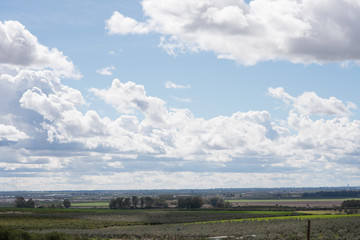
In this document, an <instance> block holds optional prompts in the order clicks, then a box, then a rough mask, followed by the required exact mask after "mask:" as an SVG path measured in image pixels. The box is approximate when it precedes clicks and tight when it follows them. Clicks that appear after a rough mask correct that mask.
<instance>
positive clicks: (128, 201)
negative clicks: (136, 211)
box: [109, 196, 167, 209]
mask: <svg viewBox="0 0 360 240" xmlns="http://www.w3.org/2000/svg"><path fill="white" fill-rule="evenodd" d="M155 207H156V208H161V207H167V203H166V202H165V200H164V199H160V198H152V197H140V198H138V197H137V196H133V197H131V198H129V197H126V198H124V197H117V198H113V199H111V200H110V203H109V208H110V209H127V208H155Z"/></svg>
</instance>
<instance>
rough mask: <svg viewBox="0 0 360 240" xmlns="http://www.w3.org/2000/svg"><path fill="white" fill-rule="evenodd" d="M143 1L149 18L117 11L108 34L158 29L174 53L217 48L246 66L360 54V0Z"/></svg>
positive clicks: (350, 57)
mask: <svg viewBox="0 0 360 240" xmlns="http://www.w3.org/2000/svg"><path fill="white" fill-rule="evenodd" d="M142 6H143V11H144V15H145V16H146V17H147V19H146V21H145V22H137V21H136V20H134V19H132V18H128V17H125V16H123V15H122V14H121V13H119V12H114V13H113V15H112V16H111V18H110V19H109V20H108V21H107V22H106V28H107V29H108V30H109V33H110V34H123V35H124V34H129V33H132V34H145V33H148V32H157V33H159V34H161V35H162V37H161V41H160V47H163V48H164V49H165V50H166V51H167V52H168V53H169V54H171V55H176V54H177V53H178V52H186V50H190V51H198V50H203V51H213V52H215V53H216V55H217V56H218V57H219V58H226V59H232V60H235V61H237V62H239V63H241V64H245V65H253V64H256V63H257V62H260V61H268V60H287V61H290V62H293V63H305V64H308V63H324V62H333V61H337V62H346V61H358V60H359V59H360V43H359V41H358V36H359V34H360V30H359V29H358V27H357V23H358V22H359V20H360V5H359V4H358V2H357V1H349V0H327V1H316V2H314V1H311V0H299V1H296V0H276V1H268V0H252V1H250V2H249V3H245V2H244V1H243V0H239V1H232V0H226V1H215V0H203V1H192V0H183V1H177V0H143V1H142ZM339 9H341V11H339ZM166 39H168V40H166Z"/></svg>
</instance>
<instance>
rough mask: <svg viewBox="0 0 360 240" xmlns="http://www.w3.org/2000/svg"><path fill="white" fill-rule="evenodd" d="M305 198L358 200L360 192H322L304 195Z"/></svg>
mask: <svg viewBox="0 0 360 240" xmlns="http://www.w3.org/2000/svg"><path fill="white" fill-rule="evenodd" d="M302 197H303V198H358V197H360V191H345V190H343V191H320V192H313V193H303V194H302Z"/></svg>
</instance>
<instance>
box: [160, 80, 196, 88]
mask: <svg viewBox="0 0 360 240" xmlns="http://www.w3.org/2000/svg"><path fill="white" fill-rule="evenodd" d="M164 85H165V88H174V89H187V88H190V85H189V84H187V85H181V84H176V83H173V82H170V81H167V82H165V84H164Z"/></svg>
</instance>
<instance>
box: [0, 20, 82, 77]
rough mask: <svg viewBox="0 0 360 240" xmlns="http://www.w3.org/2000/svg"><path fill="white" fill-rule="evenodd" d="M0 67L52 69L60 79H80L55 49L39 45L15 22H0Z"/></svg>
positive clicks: (79, 75) (75, 70)
mask: <svg viewBox="0 0 360 240" xmlns="http://www.w3.org/2000/svg"><path fill="white" fill-rule="evenodd" d="M0 67H2V68H6V67H7V68H9V69H12V70H14V69H36V70H39V69H52V70H53V72H54V73H55V74H56V75H58V76H60V77H67V78H75V79H78V78H81V74H80V73H79V71H78V70H77V69H76V67H75V66H74V64H73V63H72V62H71V61H70V60H69V59H68V58H67V57H66V56H64V54H63V53H62V52H61V51H59V50H58V49H56V48H52V49H49V48H48V47H46V46H44V45H42V44H40V43H39V42H38V40H37V38H36V37H35V36H34V35H32V34H31V33H30V32H29V31H28V30H27V29H26V28H25V26H24V25H22V24H21V23H19V22H17V21H5V22H0Z"/></svg>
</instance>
